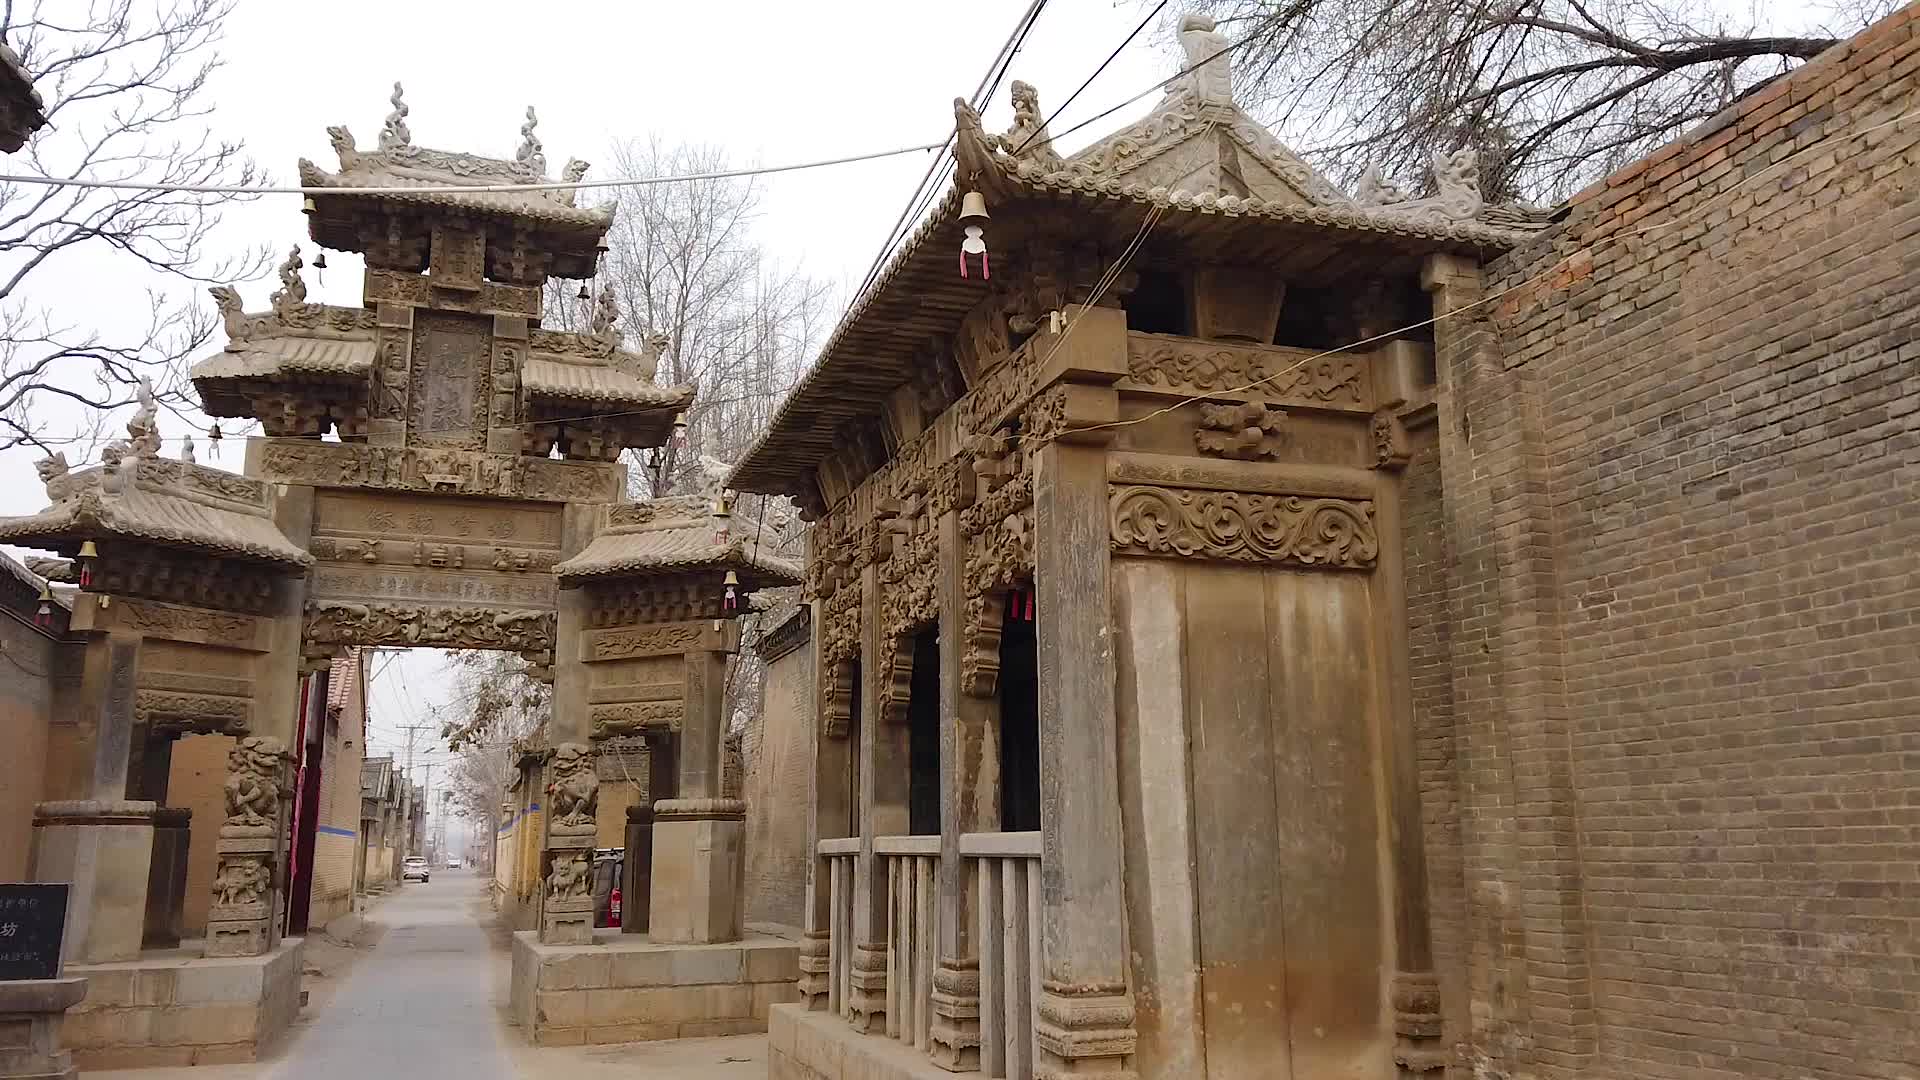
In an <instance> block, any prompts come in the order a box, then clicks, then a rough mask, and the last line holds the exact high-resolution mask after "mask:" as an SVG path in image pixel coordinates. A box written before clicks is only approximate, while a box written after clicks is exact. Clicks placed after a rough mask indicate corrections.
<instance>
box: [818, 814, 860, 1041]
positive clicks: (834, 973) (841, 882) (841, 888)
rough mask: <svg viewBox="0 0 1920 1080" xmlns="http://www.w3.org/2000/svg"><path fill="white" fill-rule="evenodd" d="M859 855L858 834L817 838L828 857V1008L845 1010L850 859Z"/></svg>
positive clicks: (848, 970) (850, 936)
mask: <svg viewBox="0 0 1920 1080" xmlns="http://www.w3.org/2000/svg"><path fill="white" fill-rule="evenodd" d="M859 856H860V838H859V837H857V836H846V837H841V838H839V839H834V840H822V841H820V857H821V858H823V859H825V860H826V861H827V869H828V875H829V877H828V881H829V885H828V888H829V889H830V890H831V891H830V893H829V899H828V910H829V911H831V912H832V917H831V918H832V921H831V923H830V925H829V926H828V930H827V933H828V937H827V949H828V952H827V1011H828V1012H830V1013H832V1014H833V1015H835V1016H845V1015H846V1014H847V1001H848V997H849V993H848V992H849V990H850V989H851V988H852V980H853V947H852V942H853V863H854V860H855V859H857V858H859Z"/></svg>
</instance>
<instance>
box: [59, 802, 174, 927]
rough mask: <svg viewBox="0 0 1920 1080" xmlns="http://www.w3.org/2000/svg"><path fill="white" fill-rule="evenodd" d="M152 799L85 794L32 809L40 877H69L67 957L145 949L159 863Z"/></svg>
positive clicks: (65, 879)
mask: <svg viewBox="0 0 1920 1080" xmlns="http://www.w3.org/2000/svg"><path fill="white" fill-rule="evenodd" d="M156 809H158V807H157V806H156V805H155V804H154V803H150V802H112V801H105V800H98V799H86V800H79V801H72V802H46V803H41V804H39V805H38V806H36V807H34V810H33V856H32V864H31V865H32V869H31V877H32V879H33V880H34V881H67V882H72V883H73V888H72V890H71V891H70V892H69V894H68V897H67V936H66V945H65V950H66V951H65V955H66V961H67V963H68V964H69V965H72V964H93V963H104V962H108V961H118V960H132V959H134V958H135V957H137V956H139V955H140V939H141V937H142V936H143V935H142V930H143V928H144V927H145V925H146V920H147V868H148V867H149V866H150V865H151V864H152V861H153V814H154V811H155V810H156Z"/></svg>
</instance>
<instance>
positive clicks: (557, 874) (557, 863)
mask: <svg viewBox="0 0 1920 1080" xmlns="http://www.w3.org/2000/svg"><path fill="white" fill-rule="evenodd" d="M547 895H548V896H549V897H554V898H562V897H579V896H586V895H588V887H587V860H586V857H585V856H582V855H574V856H571V857H568V858H562V859H555V860H554V862H553V873H551V874H549V875H548V876H547Z"/></svg>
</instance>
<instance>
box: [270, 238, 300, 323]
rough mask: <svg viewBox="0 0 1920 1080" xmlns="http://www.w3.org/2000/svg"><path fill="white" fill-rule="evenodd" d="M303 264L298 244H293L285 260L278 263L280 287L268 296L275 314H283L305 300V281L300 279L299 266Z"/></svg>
mask: <svg viewBox="0 0 1920 1080" xmlns="http://www.w3.org/2000/svg"><path fill="white" fill-rule="evenodd" d="M305 265H307V264H306V262H305V260H303V259H301V258H300V245H299V244H295V245H293V250H292V251H290V252H288V253H287V261H285V262H283V263H281V264H280V288H279V289H277V290H275V291H274V294H273V295H272V296H270V297H268V300H269V301H270V302H271V303H272V304H273V310H274V313H275V314H277V315H282V316H284V315H286V314H287V313H288V312H290V311H292V310H293V309H294V308H297V307H299V306H300V305H301V304H304V303H306V302H307V283H306V282H304V281H302V280H300V268H301V267H303V266H305Z"/></svg>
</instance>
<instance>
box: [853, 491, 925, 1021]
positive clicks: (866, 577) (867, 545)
mask: <svg viewBox="0 0 1920 1080" xmlns="http://www.w3.org/2000/svg"><path fill="white" fill-rule="evenodd" d="M882 527H883V526H882V525H880V524H879V523H877V522H876V523H873V524H869V525H868V526H866V531H865V534H864V535H863V536H862V537H861V541H860V548H861V551H860V557H859V562H860V586H859V587H860V638H861V648H860V682H861V692H860V811H859V812H860V852H859V854H858V855H856V856H855V857H854V862H853V941H852V942H850V945H851V950H850V952H849V954H848V961H849V975H848V978H847V982H848V986H849V990H848V995H847V996H848V1001H847V1002H846V1006H847V1022H848V1023H850V1024H852V1025H853V1027H854V1029H855V1030H856V1031H861V1032H865V1033H869V1034H874V1033H878V1032H881V1031H884V1030H886V1019H887V909H888V907H889V906H890V900H891V897H889V896H888V894H887V875H886V874H885V873H884V872H883V871H882V869H881V863H880V857H879V856H878V855H877V854H875V852H874V850H873V841H874V838H875V837H877V836H897V835H901V834H903V833H905V832H906V831H907V829H908V817H907V784H908V768H909V765H908V761H907V753H908V750H907V738H906V736H907V731H906V727H905V725H903V724H900V723H897V722H896V721H895V719H894V718H893V717H892V716H890V715H889V712H890V709H889V707H888V702H889V701H890V700H891V698H892V688H893V683H894V671H893V668H894V665H895V664H896V663H898V662H900V659H901V658H900V657H899V652H900V649H899V647H898V645H897V643H894V642H889V641H888V640H887V639H886V629H885V628H884V626H883V625H882V624H881V620H880V579H879V567H878V566H876V565H875V562H876V556H877V554H878V552H877V549H878V546H879V535H878V530H879V529H880V528H882ZM841 587H842V588H848V587H850V586H847V585H843V586H841ZM911 655H912V654H911V652H909V653H908V657H907V662H909V663H910V662H911Z"/></svg>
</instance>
